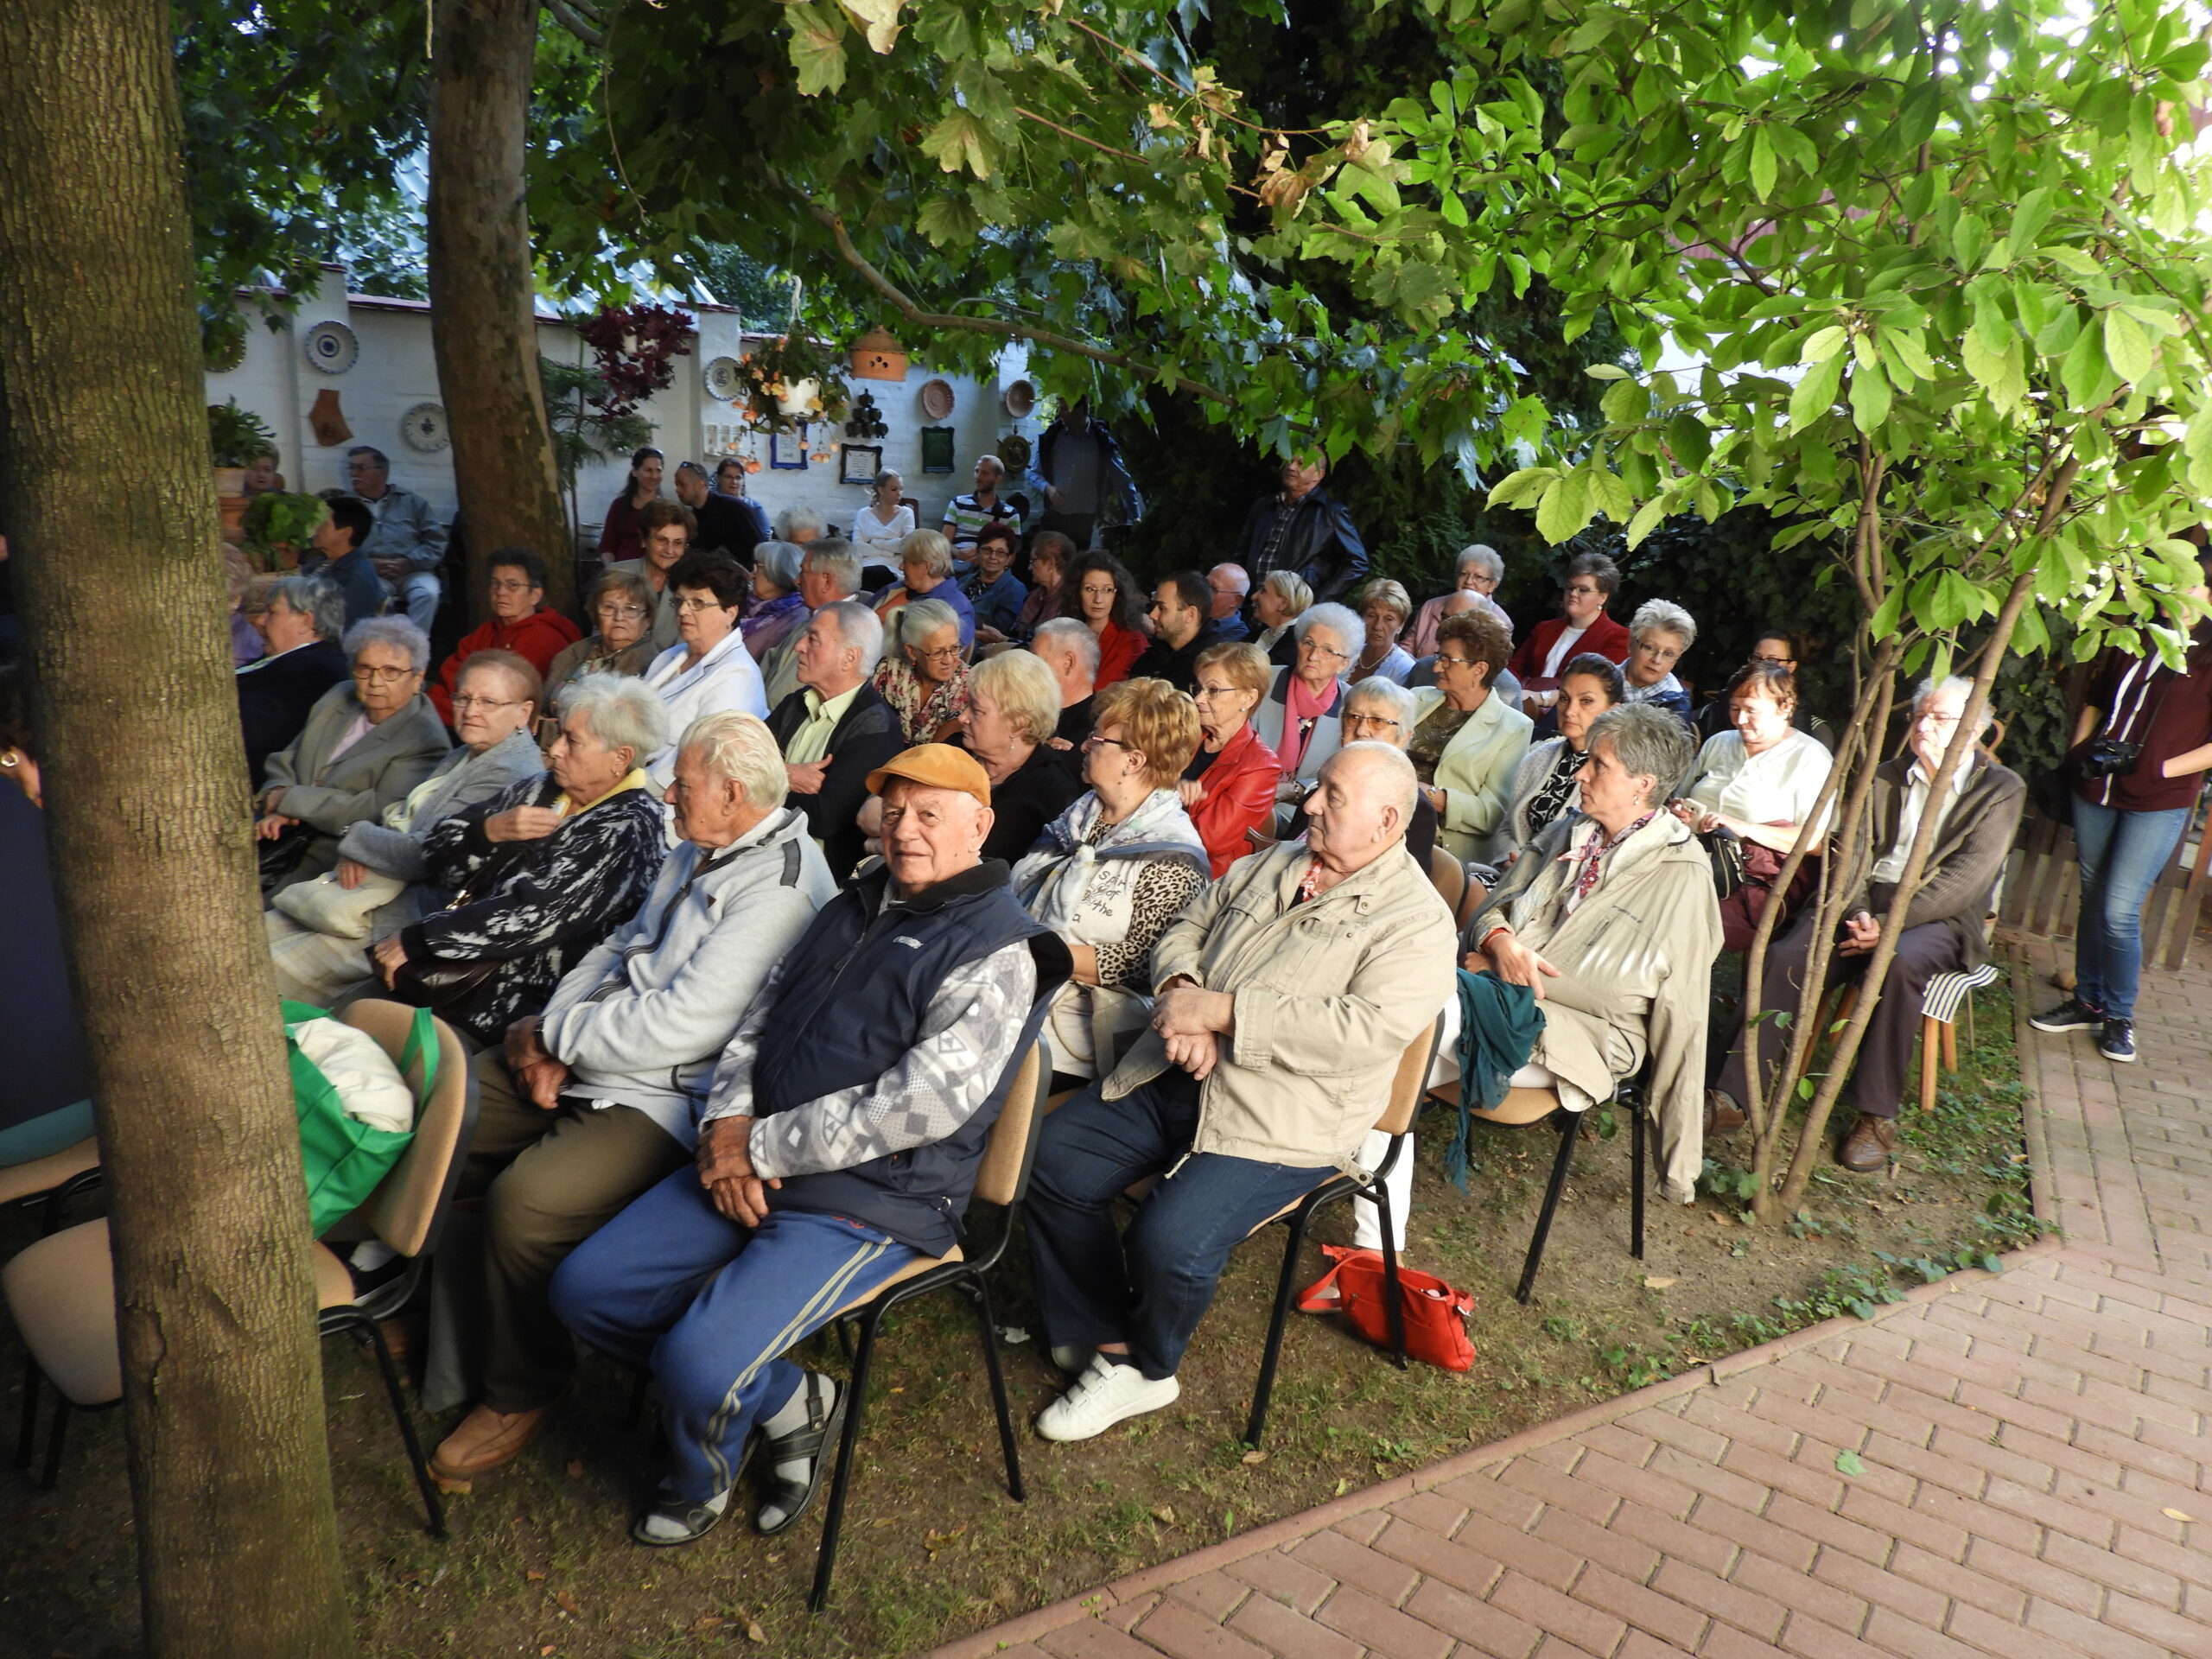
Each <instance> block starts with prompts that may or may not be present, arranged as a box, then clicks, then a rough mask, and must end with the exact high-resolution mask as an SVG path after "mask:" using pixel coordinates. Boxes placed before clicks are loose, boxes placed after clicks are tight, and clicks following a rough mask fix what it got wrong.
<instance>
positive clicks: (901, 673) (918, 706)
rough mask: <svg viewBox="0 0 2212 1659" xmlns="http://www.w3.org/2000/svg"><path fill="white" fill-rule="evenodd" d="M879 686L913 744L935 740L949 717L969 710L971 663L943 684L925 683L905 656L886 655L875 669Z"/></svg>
mask: <svg viewBox="0 0 2212 1659" xmlns="http://www.w3.org/2000/svg"><path fill="white" fill-rule="evenodd" d="M875 689H876V690H878V691H880V692H881V693H882V694H883V700H884V701H885V702H887V703H889V704H890V705H891V710H892V712H893V714H895V715H898V716H899V730H901V731H902V732H904V733H905V734H906V741H908V742H909V743H933V742H935V741H937V734H938V731H939V730H941V729H942V728H943V727H944V723H945V721H949V720H958V719H959V718H960V716H961V715H964V714H966V713H967V712H968V664H965V663H963V664H961V665H960V667H959V669H958V670H957V671H956V672H955V673H954V674H953V677H951V678H950V679H949V680H947V681H946V682H945V683H944V684H942V685H934V686H933V685H928V684H925V683H924V682H923V680H922V678H921V677H920V676H919V675H918V674H916V673H915V672H914V671H913V670H912V668H911V667H910V666H908V665H907V664H906V661H905V659H904V658H899V657H886V658H884V659H883V665H882V666H881V667H880V668H879V669H877V670H876V671H875Z"/></svg>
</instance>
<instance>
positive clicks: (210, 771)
mask: <svg viewBox="0 0 2212 1659" xmlns="http://www.w3.org/2000/svg"><path fill="white" fill-rule="evenodd" d="M169 53H170V41H169V13H168V7H167V6H166V5H163V4H162V3H159V0H9V3H8V4H6V5H4V6H0V107H4V108H5V109H6V110H7V111H8V115H7V118H6V119H5V120H4V121H0V512H4V514H5V517H4V520H0V529H4V531H5V533H6V534H7V536H8V537H9V542H10V547H11V550H12V552H13V557H14V565H15V569H16V578H17V593H18V594H19V596H20V600H21V603H22V613H23V617H24V620H25V623H26V625H27V635H28V641H29V662H30V664H31V667H32V671H33V673H34V675H35V685H36V699H35V704H34V710H35V718H36V720H37V724H38V731H39V743H40V749H41V755H42V758H43V760H44V761H45V767H44V771H45V792H46V801H47V807H48V811H49V813H50V814H51V815H52V816H51V823H52V830H51V834H50V836H49V839H50V842H51V843H52V845H53V847H54V860H55V864H56V870H57V874H58V878H59V887H60V911H61V920H62V925H63V929H64V931H65V933H66V935H67V938H68V941H69V957H70V978H71V983H72V985H73V988H74V990H75V994H76V997H77V1002H78V1006H79V1008H80V1009H81V1011H82V1013H83V1015H84V1023H85V1028H86V1039H87V1040H86V1047H87V1049H88V1050H89V1052H90V1053H91V1056H92V1082H93V1089H94V1099H95V1102H96V1105H97V1109H98V1118H99V1139H100V1146H101V1149H102V1160H103V1163H104V1165H105V1171H106V1179H107V1187H106V1191H107V1203H108V1214H109V1218H110V1224H111V1230H112V1235H113V1238H114V1246H115V1290H116V1304H117V1316H118V1331H119V1333H120V1337H121V1342H122V1352H123V1374H124V1425H125V1428H126V1431H127V1434H128V1439H129V1442H130V1488H131V1500H132V1505H133V1510H134V1512H135V1514H136V1516H137V1550H138V1561H139V1581H140V1586H141V1601H142V1605H143V1612H144V1619H145V1635H146V1650H147V1651H148V1652H149V1653H151V1654H155V1655H158V1656H164V1659H167V1656H190V1659H201V1656H206V1659H215V1656H224V1659H233V1656H267V1659H301V1656H309V1659H321V1656H330V1655H340V1654H345V1653H349V1652H350V1651H351V1650H352V1648H353V1641H352V1637H351V1633H350V1630H349V1628H348V1622H347V1618H346V1601H345V1594H344V1582H343V1579H342V1577H341V1575H340V1564H339V1556H338V1537H337V1527H336V1522H335V1520H334V1516H333V1513H332V1510H331V1494H330V1467H329V1449H328V1443H327V1439H326V1430H325V1425H324V1418H323V1400H322V1375H321V1358H320V1353H319V1348H320V1344H319V1343H318V1341H317V1339H316V1336H315V1295H314V1288H313V1281H312V1277H311V1274H310V1273H309V1269H308V1249H309V1242H308V1216H307V1205H306V1190H305V1185H304V1184H303V1182H302V1179H301V1174H300V1150H299V1135H298V1132H297V1129H296V1124H295V1119H294V1115H293V1110H292V1104H291V1088H290V1083H289V1076H288V1073H287V1068H286V1062H285V1058H284V1049H283V1038H282V1033H281V1030H280V1028H279V1026H278V1022H277V999H276V992H275V988H274V982H273V980H272V977H271V976H270V971H269V969H268V967H267V963H268V960H269V956H268V950H267V946H266V945H265V944H264V942H263V937H262V930H261V923H260V916H259V913H258V912H259V910H260V905H259V899H258V894H257V891H256V888H255V884H254V874H253V872H254V861H253V856H252V853H251V849H250V846H249V843H248V840H247V803H246V774H245V755H244V753H243V751H242V750H241V749H240V747H239V744H238V714H237V702H236V693H235V691H234V690H233V687H232V676H231V667H230V655H229V652H228V649H227V646H228V639H227V632H226V628H225V626H224V620H223V584H222V575H221V566H220V564H219V560H218V558H217V552H216V550H217V546H218V542H217V531H216V518H215V499H214V489H213V480H212V478H211V476H210V472H209V467H208V453H207V427H206V417H205V415H204V413H203V410H202V404H203V401H204V400H203V394H202V393H201V391H200V383H201V366H200V341H199V331H198V328H197V326H196V324H195V321H194V303H193V283H192V262H191V249H190V239H189V232H188V221H187V218H186V210H185V197H184V183H183V171H182V167H181V162H180V161H179V157H178V143H179V137H180V126H179V117H178V107H177V96H176V86H175V79H174V74H173V72H172V69H171V67H170V56H169ZM124 455H128V456H130V457H131V458H132V461H133V464H132V465H131V466H130V467H129V468H127V469H125V470H121V471H118V467H117V465H116V463H117V459H118V457H119V456H124Z"/></svg>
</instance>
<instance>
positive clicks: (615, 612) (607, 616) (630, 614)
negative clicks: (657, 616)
mask: <svg viewBox="0 0 2212 1659" xmlns="http://www.w3.org/2000/svg"><path fill="white" fill-rule="evenodd" d="M599 620H601V621H602V622H642V621H644V620H645V608H644V607H642V606H638V605H602V606H601V607H599Z"/></svg>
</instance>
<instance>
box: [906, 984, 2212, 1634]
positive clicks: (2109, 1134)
mask: <svg viewBox="0 0 2212 1659" xmlns="http://www.w3.org/2000/svg"><path fill="white" fill-rule="evenodd" d="M2050 967H2051V960H2050V949H2049V947H2048V946H2042V947H2038V948H2036V949H2034V950H2031V951H2030V952H2029V953H2028V954H2027V956H2026V958H2025V960H2024V964H2023V967H2022V969H2021V971H2020V976H2019V980H2018V982H2017V984H2016V989H2017V990H2018V993H2019V997H2018V1000H2019V1001H2023V1002H2025V1001H2029V1000H2031V999H2032V1000H2036V1001H2040V1000H2043V998H2044V996H2045V995H2046V994H2047V979H2046V976H2047V975H2048V974H2049V972H2050ZM2137 1034H2138V1040H2139V1043H2140V1045H2141V1047H2142V1051H2143V1059H2142V1061H2141V1063H2139V1065H2133V1066H2113V1065H2108V1064H2107V1063H2106V1062H2105V1061H2104V1060H2102V1059H2101V1058H2099V1057H2098V1056H2097V1054H2096V1052H2095V1051H2094V1048H2093V1047H2091V1046H2090V1045H2089V1042H2088V1039H2087V1038H2085V1037H2081V1036H2075V1037H2045V1036H2042V1035H2039V1034H2037V1033H2032V1032H2030V1031H2028V1030H2027V1029H2026V1028H2025V1027H2024V1026H2023V1027H2022V1028H2021V1033H2020V1035H2021V1058H2022V1065H2023V1068H2024V1073H2025V1075H2026V1077H2027V1079H2028V1081H2029V1083H2030V1084H2031V1087H2034V1088H2035V1089H2036V1090H2037V1104H2035V1105H2032V1106H2031V1108H2030V1122H2029V1136H2030V1150H2031V1154H2032V1155H2033V1157H2034V1161H2035V1165H2036V1167H2037V1171H2038V1172H2039V1175H2038V1182H2037V1189H2038V1190H2037V1198H2038V1202H2039V1204H2040V1205H2042V1206H2043V1207H2044V1211H2045V1213H2047V1214H2051V1215H2055V1216H2056V1217H2057V1218H2058V1219H2059V1220H2060V1221H2061V1222H2063V1224H2064V1226H2065V1229H2066V1234H2067V1236H2066V1238H2065V1239H2064V1241H2063V1243H2060V1242H2058V1241H2050V1240H2047V1241H2045V1242H2044V1244H2043V1245H2040V1246H2038V1247H2037V1248H2036V1249H2031V1250H2024V1251H2022V1252H2020V1253H2019V1254H2018V1255H2015V1256H2013V1257H2012V1258H2010V1263H2011V1265H2010V1267H2009V1269H2008V1271H2006V1272H2005V1273H2004V1274H1996V1275H1993V1274H1980V1273H1973V1274H1960V1275H1956V1276H1955V1277H1954V1278H1952V1279H1949V1280H1946V1281H1942V1282H1941V1283H1939V1284H1936V1285H1931V1286H1929V1287H1926V1288H1925V1289H1924V1290H1922V1291H1919V1292H1916V1293H1915V1294H1914V1295H1913V1297H1912V1299H1911V1300H1909V1301H1908V1302H1906V1303H1905V1304H1903V1305H1901V1306H1895V1307H1891V1308H1889V1309H1886V1310H1885V1313H1884V1315H1883V1316H1882V1317H1879V1318H1878V1319H1874V1320H1872V1321H1871V1322H1866V1323H1861V1322H1860V1321H1858V1320H1856V1319H1847V1320H1840V1321H1832V1322H1830V1323H1829V1324H1827V1325H1819V1326H1815V1327H1814V1328H1813V1329H1811V1330H1808V1331H1803V1332H1798V1333H1796V1335H1795V1336H1793V1337H1791V1338H1787V1339H1785V1340H1784V1341H1783V1342H1779V1343H1773V1344H1768V1345H1767V1346H1765V1347H1764V1348H1760V1349H1755V1350H1752V1351H1750V1352H1747V1353H1744V1354H1739V1355H1737V1356H1736V1357H1733V1358H1732V1359H1728V1360H1723V1361H1721V1362H1719V1363H1717V1364H1714V1365H1712V1366H1700V1367H1699V1368H1697V1369H1695V1370H1693V1371H1691V1372H1689V1373H1688V1374H1686V1375H1684V1376H1678V1377H1675V1378H1674V1379H1673V1380H1672V1381H1670V1382H1668V1383H1661V1384H1659V1385H1658V1386H1657V1387H1656V1388H1649V1389H1643V1390H1642V1391H1640V1392H1639V1393H1637V1394H1632V1395H1627V1396H1626V1397H1624V1398H1623V1399H1619V1400H1615V1401H1610V1402H1606V1403H1605V1404H1603V1405H1600V1406H1598V1407H1594V1408H1591V1409H1590V1410H1587V1411H1585V1412H1580V1413H1578V1414H1574V1415H1573V1416H1571V1417H1568V1418H1565V1419H1562V1420H1561V1421H1558V1422H1555V1423H1549V1424H1546V1425H1544V1426H1542V1427H1539V1428H1536V1429H1534V1430H1531V1431H1529V1432H1528V1433H1522V1434H1518V1435H1516V1436H1514V1437H1513V1438H1511V1439H1510V1440H1503V1441H1500V1442H1498V1443H1497V1444H1496V1445H1494V1446H1487V1447H1485V1448H1484V1449H1482V1450H1480V1451H1477V1452H1468V1453H1466V1454H1465V1455H1463V1456H1460V1457H1458V1458H1454V1459H1450V1460H1449V1461H1447V1462H1445V1463H1442V1464H1439V1465H1435V1466H1434V1467H1433V1468H1429V1469H1427V1470H1424V1471H1421V1472H1420V1473H1418V1474H1415V1475H1411V1476H1408V1477H1404V1478H1400V1479H1396V1480H1393V1481H1389V1482H1387V1483H1385V1484H1383V1485H1380V1486H1377V1487H1375V1488H1374V1489H1372V1490H1371V1491H1364V1492H1357V1493H1354V1494H1352V1495H1351V1496H1349V1497H1344V1498H1342V1499H1339V1500H1338V1501H1337V1502H1336V1503H1328V1504H1324V1505H1323V1506H1322V1507H1321V1508H1319V1509H1318V1510H1310V1511H1308V1512H1307V1513H1306V1514H1304V1515H1300V1516H1292V1517H1291V1518H1289V1519H1287V1520H1285V1521H1281V1522H1276V1523H1274V1525H1272V1526H1268V1527H1264V1528H1262V1529H1258V1530H1256V1531H1255V1532H1252V1533H1250V1534H1248V1535H1244V1536H1243V1537H1240V1538H1235V1539H1231V1540H1230V1541H1228V1542H1226V1543H1224V1544H1220V1545H1217V1546H1215V1547H1214V1548H1211V1549H1205V1550H1201V1551H1199V1552H1198V1554H1195V1555H1189V1556H1185V1557H1183V1558H1182V1559H1180V1560H1173V1561H1168V1562H1166V1563H1164V1564H1163V1565H1161V1566H1160V1567H1154V1568H1151V1569H1149V1570H1148V1571H1146V1572H1142V1573H1134V1574H1132V1575H1130V1576H1129V1577H1128V1578H1125V1579H1121V1580H1116V1582H1114V1583H1112V1584H1109V1585H1107V1586H1103V1587H1102V1588H1100V1589H1099V1590H1097V1591H1095V1592H1092V1593H1091V1594H1090V1595H1088V1596H1085V1597H1083V1598H1080V1599H1076V1600H1071V1601H1068V1602H1063V1603H1061V1604H1059V1605H1056V1606H1052V1607H1047V1608H1046V1609H1044V1610H1042V1611H1039V1612H1036V1613H1033V1614H1031V1615H1029V1616H1028V1617H1027V1618H1020V1619H1016V1620H1014V1622H1013V1623H1011V1624H1003V1625H1001V1626H999V1627H997V1628H996V1629H995V1630H986V1631H983V1632H982V1633H981V1634H979V1635H977V1636H974V1637H969V1638H967V1639H966V1640H964V1641H961V1642H956V1643H952V1644H951V1645H950V1646H948V1647H944V1648H942V1649H938V1653H937V1655H936V1656H934V1659H975V1656H982V1655H991V1654H996V1655H1000V1656H1002V1659H1046V1656H1052V1659H1158V1656H1160V1655H1170V1656H1174V1659H1269V1656H1284V1659H1294V1656H1306V1655H1313V1656H1328V1659H1360V1656H1362V1655H1373V1656H1378V1659H1482V1656H1489V1659H1580V1656H1585V1655H1594V1656H1598V1659H1649V1656H1656V1655H1666V1654H1681V1653H1692V1654H1698V1655H1711V1656H1715V1659H1734V1656H1743V1655H1767V1654H1778V1653H1779V1654H1792V1655H1798V1656H1803V1659H1831V1656H1833V1659H1843V1656H1853V1655H1863V1656H1874V1655H1884V1656H1893V1659H1921V1656H1929V1659H1934V1656H1955V1659H1991V1656H1995V1659H2159V1656H2164V1655H2179V1656H2188V1659H2212V1554H2208V1553H2207V1549H2208V1546H2212V1446H2208V1443H2207V1441H2206V1440H2205V1439H2204V1438H2203V1437H2204V1434H2205V1432H2206V1429H2207V1427H2208V1421H2207V1420H2208V1419H2209V1418H2212V1374H2208V1363H2212V973H2208V972H2207V971H2206V970H2205V969H2202V968H2197V969H2191V970H2190V972H2188V973H2186V974H2184V975H2180V976H2175V975H2168V974H2157V975H2153V976H2150V980H2149V985H2148V989H2147V994H2146V995H2145V999H2144V1006H2143V1007H2142V1008H2141V1009H2140V1010H2139V1025H2138V1033H2137ZM1840 1452H1854V1453H1856V1454H1857V1456H1858V1458H1859V1460H1860V1462H1861V1463H1862V1465H1864V1472H1863V1473H1857V1474H1853V1475H1850V1476H1848V1477H1847V1476H1845V1475H1842V1474H1840V1473H1838V1471H1837V1470H1836V1467H1835V1461H1836V1458H1837V1455H1838V1454H1839V1453H1840Z"/></svg>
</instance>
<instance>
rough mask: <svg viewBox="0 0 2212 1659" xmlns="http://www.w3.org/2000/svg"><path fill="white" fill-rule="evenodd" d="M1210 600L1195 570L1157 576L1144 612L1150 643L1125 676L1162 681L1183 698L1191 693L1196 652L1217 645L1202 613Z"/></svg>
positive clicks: (1215, 635) (1194, 684)
mask: <svg viewBox="0 0 2212 1659" xmlns="http://www.w3.org/2000/svg"><path fill="white" fill-rule="evenodd" d="M1212 598H1213V595H1212V593H1211V590H1210V589H1209V588H1207V587H1206V582H1205V577H1203V576H1201V575H1199V574H1198V572H1197V571H1195V570H1178V571H1176V572H1175V573H1174V574H1173V575H1168V576H1163V577H1161V578H1160V585H1159V586H1158V587H1156V588H1154V589H1153V590H1152V603H1151V605H1150V606H1149V607H1147V609H1146V612H1145V614H1146V615H1147V616H1149V617H1150V618H1151V619H1152V624H1153V636H1152V643H1151V644H1150V645H1147V646H1146V647H1145V648H1144V651H1143V652H1142V654H1141V655H1140V656H1139V657H1138V658H1137V659H1136V662H1135V664H1133V665H1132V666H1131V668H1130V669H1129V677H1130V678H1131V679H1133V680H1165V681H1166V682H1167V683H1168V684H1170V685H1172V686H1173V687H1174V688H1175V689H1176V690H1178V691H1181V692H1183V693H1185V694H1186V695H1187V694H1188V693H1190V692H1191V691H1192V690H1195V689H1196V688H1197V686H1198V653H1199V652H1202V651H1205V649H1206V648H1207V647H1208V646H1211V645H1219V644H1220V643H1221V634H1220V632H1219V631H1218V630H1217V629H1216V628H1215V626H1214V625H1213V619H1212V618H1211V617H1210V616H1208V615H1207V614H1206V609H1207V607H1208V606H1209V605H1210V604H1211V601H1212Z"/></svg>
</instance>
